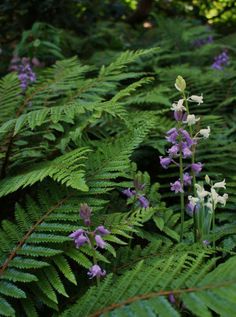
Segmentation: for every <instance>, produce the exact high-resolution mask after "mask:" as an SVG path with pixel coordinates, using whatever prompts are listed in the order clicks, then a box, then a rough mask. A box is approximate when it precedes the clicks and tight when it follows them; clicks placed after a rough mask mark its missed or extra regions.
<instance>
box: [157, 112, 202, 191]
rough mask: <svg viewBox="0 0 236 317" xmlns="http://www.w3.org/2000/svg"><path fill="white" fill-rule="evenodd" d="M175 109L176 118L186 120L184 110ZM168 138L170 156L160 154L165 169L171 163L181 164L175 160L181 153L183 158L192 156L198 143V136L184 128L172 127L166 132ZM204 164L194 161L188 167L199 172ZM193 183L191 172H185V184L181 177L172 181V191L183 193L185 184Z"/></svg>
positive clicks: (196, 172)
mask: <svg viewBox="0 0 236 317" xmlns="http://www.w3.org/2000/svg"><path fill="white" fill-rule="evenodd" d="M176 112H177V111H175V116H174V117H175V119H176V121H179V117H180V116H181V117H182V120H183V121H184V120H185V117H186V116H185V114H184V113H182V111H178V112H179V113H180V114H179V115H178V117H177V115H176ZM166 140H167V141H168V142H169V143H171V146H170V148H169V149H168V150H167V153H168V156H167V157H163V156H160V164H161V166H162V167H163V168H164V169H167V168H168V167H169V165H170V164H171V163H174V164H175V165H177V166H179V164H178V163H177V162H176V161H175V158H177V157H179V156H180V154H181V156H182V158H183V159H188V158H190V157H191V156H192V147H193V146H195V145H196V144H197V139H196V138H191V136H190V135H189V133H188V131H187V130H185V129H183V128H172V129H170V130H169V131H167V133H166ZM202 167H203V164H202V163H200V162H198V163H193V164H189V165H188V166H187V167H186V168H185V171H186V169H190V170H191V171H192V172H194V173H195V174H199V173H200V172H201V170H202ZM191 183H192V176H190V174H189V173H187V172H185V173H184V175H183V184H181V181H180V179H178V180H176V181H175V182H174V183H170V185H171V187H170V189H171V191H173V192H175V193H183V192H184V188H183V186H189V185H191Z"/></svg>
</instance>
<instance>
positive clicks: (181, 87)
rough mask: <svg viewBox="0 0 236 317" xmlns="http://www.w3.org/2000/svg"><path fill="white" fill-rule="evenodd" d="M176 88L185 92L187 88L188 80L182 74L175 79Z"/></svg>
mask: <svg viewBox="0 0 236 317" xmlns="http://www.w3.org/2000/svg"><path fill="white" fill-rule="evenodd" d="M175 88H176V89H177V90H178V91H181V92H184V90H185V88H186V82H185V80H184V79H183V77H182V76H177V78H176V81H175Z"/></svg>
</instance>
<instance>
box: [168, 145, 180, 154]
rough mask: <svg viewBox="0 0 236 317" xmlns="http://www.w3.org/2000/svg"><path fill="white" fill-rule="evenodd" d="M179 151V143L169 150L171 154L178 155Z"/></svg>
mask: <svg viewBox="0 0 236 317" xmlns="http://www.w3.org/2000/svg"><path fill="white" fill-rule="evenodd" d="M178 152H179V145H178V144H175V145H172V147H171V148H169V150H168V153H169V155H171V156H176V155H178Z"/></svg>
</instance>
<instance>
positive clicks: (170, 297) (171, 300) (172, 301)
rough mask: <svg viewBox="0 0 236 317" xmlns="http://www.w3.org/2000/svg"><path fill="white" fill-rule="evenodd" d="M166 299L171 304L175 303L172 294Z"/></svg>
mask: <svg viewBox="0 0 236 317" xmlns="http://www.w3.org/2000/svg"><path fill="white" fill-rule="evenodd" d="M168 299H169V302H170V303H171V304H175V302H176V300H175V296H174V294H170V295H169V296H168Z"/></svg>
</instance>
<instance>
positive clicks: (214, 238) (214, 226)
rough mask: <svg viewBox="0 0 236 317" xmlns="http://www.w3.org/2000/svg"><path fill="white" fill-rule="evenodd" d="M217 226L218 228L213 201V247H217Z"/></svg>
mask: <svg viewBox="0 0 236 317" xmlns="http://www.w3.org/2000/svg"><path fill="white" fill-rule="evenodd" d="M215 228H216V217H215V208H214V203H213V214H212V231H213V249H214V250H215V249H216V237H215Z"/></svg>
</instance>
